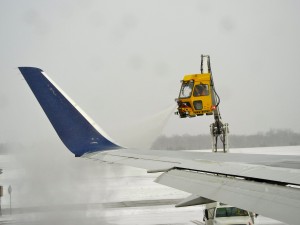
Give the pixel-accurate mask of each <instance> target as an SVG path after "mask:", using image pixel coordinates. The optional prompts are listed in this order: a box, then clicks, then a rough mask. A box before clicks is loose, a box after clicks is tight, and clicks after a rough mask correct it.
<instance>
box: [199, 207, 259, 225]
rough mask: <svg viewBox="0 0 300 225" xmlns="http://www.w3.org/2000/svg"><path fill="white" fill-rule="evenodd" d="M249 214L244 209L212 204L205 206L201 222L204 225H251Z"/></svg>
mask: <svg viewBox="0 0 300 225" xmlns="http://www.w3.org/2000/svg"><path fill="white" fill-rule="evenodd" d="M251 214H252V213H251ZM251 214H250V213H249V212H248V211H246V210H244V209H239V208H236V207H234V206H230V205H226V204H223V203H220V202H213V203H209V204H206V207H205V210H204V218H203V221H205V225H226V224H238V225H253V224H254V218H253V217H252V218H251V216H252V215H251Z"/></svg>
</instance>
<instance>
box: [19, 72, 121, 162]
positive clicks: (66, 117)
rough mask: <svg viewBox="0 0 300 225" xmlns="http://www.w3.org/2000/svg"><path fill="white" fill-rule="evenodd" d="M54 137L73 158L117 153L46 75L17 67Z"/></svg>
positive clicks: (112, 145)
mask: <svg viewBox="0 0 300 225" xmlns="http://www.w3.org/2000/svg"><path fill="white" fill-rule="evenodd" d="M19 70H20V71H21V73H22V75H23V76H24V78H25V80H26V82H27V83H28V85H29V87H30V88H31V90H32V92H33V94H34V95H35V97H36V98H37V100H38V102H39V103H40V105H41V106H42V108H43V110H44V112H45V113H46V115H47V117H48V119H49V120H50V122H51V124H52V126H53V127H54V129H55V131H56V133H57V134H58V136H59V137H60V139H61V140H62V142H63V143H64V144H65V146H66V147H67V148H68V149H69V150H70V151H71V152H73V153H74V154H75V156H76V157H79V156H82V155H83V154H84V153H90V152H97V151H106V150H113V149H120V148H122V147H120V146H119V145H117V144H115V143H113V141H112V140H110V138H109V137H108V136H107V135H105V134H104V132H103V131H101V130H100V128H99V127H97V125H96V124H94V122H93V121H92V120H91V119H90V118H89V117H88V116H87V115H86V114H85V113H84V112H83V111H82V110H81V109H80V108H79V107H78V106H76V104H75V103H74V102H73V101H72V99H70V98H69V97H68V96H67V95H66V94H65V93H64V92H63V91H62V90H61V89H60V88H59V87H58V86H57V85H56V84H55V83H54V82H53V81H52V80H51V79H50V78H49V77H48V76H47V75H46V74H45V73H44V71H43V70H41V69H38V68H34V67H19Z"/></svg>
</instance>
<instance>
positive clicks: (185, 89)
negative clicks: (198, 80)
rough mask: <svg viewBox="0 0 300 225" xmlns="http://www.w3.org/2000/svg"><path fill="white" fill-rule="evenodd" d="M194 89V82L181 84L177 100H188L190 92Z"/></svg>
mask: <svg viewBox="0 0 300 225" xmlns="http://www.w3.org/2000/svg"><path fill="white" fill-rule="evenodd" d="M193 87H194V81H193V80H190V81H188V82H183V83H182V86H181V89H180V94H179V98H189V97H191V94H192V90H193Z"/></svg>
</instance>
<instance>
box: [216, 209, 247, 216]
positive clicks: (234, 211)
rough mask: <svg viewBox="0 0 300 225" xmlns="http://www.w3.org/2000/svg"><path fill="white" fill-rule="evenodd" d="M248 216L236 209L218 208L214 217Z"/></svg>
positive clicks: (243, 211) (241, 210)
mask: <svg viewBox="0 0 300 225" xmlns="http://www.w3.org/2000/svg"><path fill="white" fill-rule="evenodd" d="M231 216H249V214H248V212H247V211H246V210H243V209H239V208H236V207H227V208H218V209H217V211H216V217H231Z"/></svg>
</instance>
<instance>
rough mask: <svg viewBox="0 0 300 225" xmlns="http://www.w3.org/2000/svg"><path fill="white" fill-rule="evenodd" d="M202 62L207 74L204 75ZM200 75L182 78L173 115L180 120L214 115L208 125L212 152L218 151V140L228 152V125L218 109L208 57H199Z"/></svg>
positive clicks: (217, 98) (218, 102)
mask: <svg viewBox="0 0 300 225" xmlns="http://www.w3.org/2000/svg"><path fill="white" fill-rule="evenodd" d="M204 61H205V62H206V66H207V72H206V73H204V72H203V71H204ZM200 71H201V73H200V74H189V75H185V76H184V77H183V80H182V81H181V82H182V85H181V88H180V92H179V96H178V98H177V99H176V102H177V105H178V108H177V112H175V114H177V115H179V117H180V118H186V117H196V116H203V115H204V114H206V115H214V120H215V121H214V123H212V124H211V125H210V134H211V137H212V151H213V152H217V151H218V138H220V140H221V142H222V144H223V151H224V152H228V150H229V143H228V134H229V129H228V123H223V122H222V118H221V113H220V109H219V104H220V97H219V95H218V94H217V92H216V89H215V84H214V80H213V75H212V70H211V64H210V56H209V55H201V67H200Z"/></svg>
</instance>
